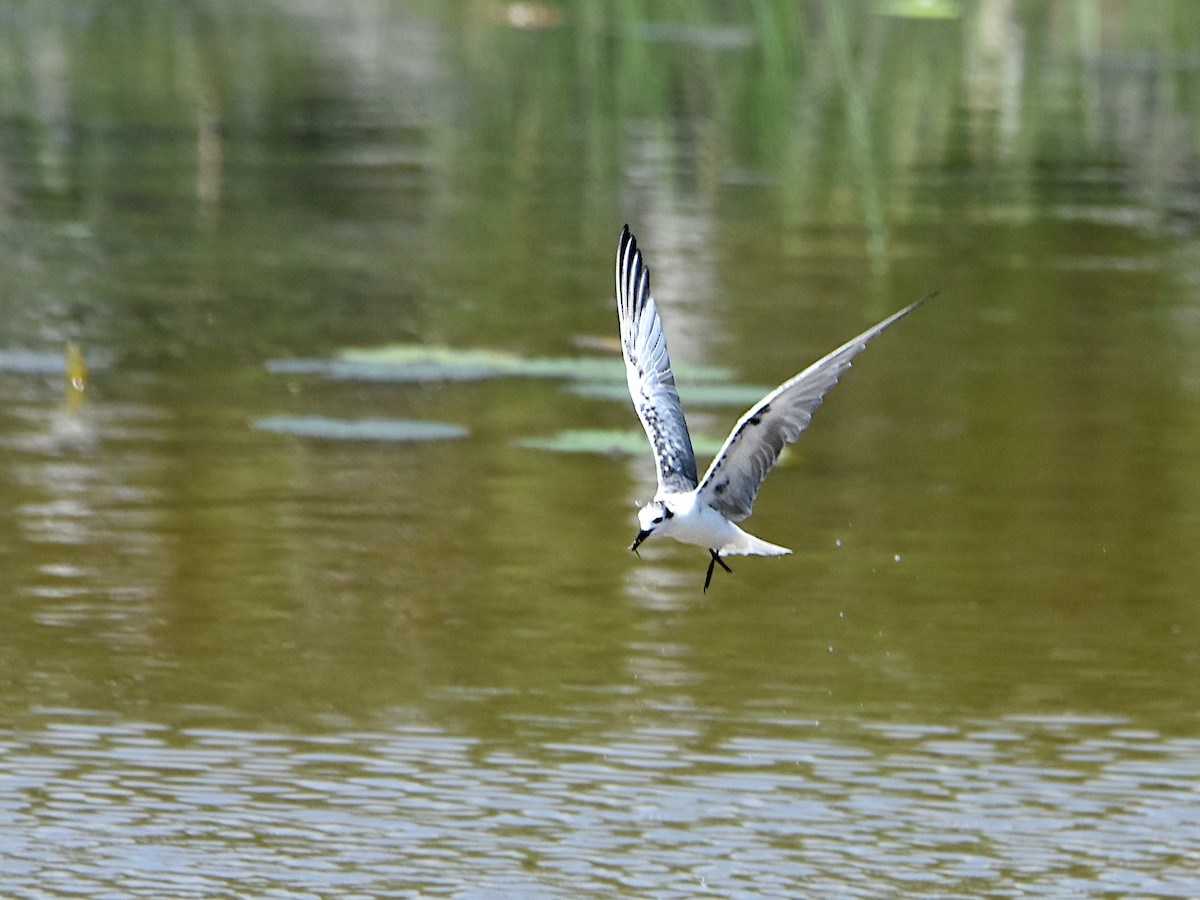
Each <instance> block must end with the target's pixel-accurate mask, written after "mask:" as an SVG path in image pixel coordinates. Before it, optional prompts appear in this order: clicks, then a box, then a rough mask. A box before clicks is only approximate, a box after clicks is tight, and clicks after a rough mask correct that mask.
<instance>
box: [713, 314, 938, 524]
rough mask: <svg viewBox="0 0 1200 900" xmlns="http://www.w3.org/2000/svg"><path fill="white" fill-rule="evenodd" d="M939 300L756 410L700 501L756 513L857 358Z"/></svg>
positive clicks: (823, 364) (788, 385) (731, 440)
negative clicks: (789, 452) (770, 478)
mask: <svg viewBox="0 0 1200 900" xmlns="http://www.w3.org/2000/svg"><path fill="white" fill-rule="evenodd" d="M931 296H933V295H932V294H930V295H928V296H926V297H922V298H921V299H920V300H917V301H915V302H914V303H910V304H909V305H908V306H906V307H904V309H902V310H900V311H899V312H898V313H895V314H893V315H891V316H889V317H888V318H886V319H884V320H883V321H882V322H880V323H879V324H878V325H875V326H874V327H872V328H868V329H867V330H866V331H864V332H863V333H862V334H860V335H859V336H858V337H856V338H853V339H851V340H849V341H847V342H846V343H844V344H842V346H840V347H838V348H837V349H836V350H834V351H833V352H832V353H830V354H828V355H827V356H825V357H823V358H821V359H819V360H817V362H815V363H813V364H812V365H811V366H809V367H808V368H807V369H805V370H804V371H803V372H801V373H800V374H799V375H797V376H795V377H794V378H791V379H789V380H787V381H785V382H784V383H783V384H781V385H780V386H779V387H777V388H775V390H773V391H771V393H769V394H767V396H765V397H763V399H762V400H760V401H759V402H758V403H757V404H756V405H755V406H754V407H753V408H751V409H750V410H749V411H748V412H747V413H746V414H745V415H744V416H742V417H741V418H740V419H739V420H738V423H737V424H736V425H735V426H733V431H731V432H730V433H729V437H727V438H726V439H725V443H724V445H723V446H722V447H721V449H720V451H719V452H718V453H717V455H716V457H715V458H714V459H713V461H712V465H710V466H709V467H708V471H707V472H706V473H705V474H704V479H703V481H701V482H700V488H699V491H698V493H699V499H700V501H701V502H702V503H706V504H708V505H709V506H712V507H713V508H714V509H716V510H717V511H718V512H720V513H721V514H722V515H723V516H725V518H727V519H729V520H730V521H732V522H740V521H742V520H743V519H745V518H746V517H747V516H749V515H750V513H751V511H752V509H753V507H754V498H755V497H756V496H757V495H758V489H759V487H760V486H761V485H762V483H763V479H765V478H766V477H767V473H769V472H770V471H771V467H772V466H774V465H775V461H776V460H777V459H779V453H780V451H781V450H783V448H784V446H785V445H787V444H790V443H792V442H793V441H795V440H796V438H798V437H800V434H801V432H803V431H804V429H805V428H807V427H808V423H809V422H810V421H811V420H812V416H813V412H815V411H816V409H817V407H818V406H820V405H821V401H822V400H823V399H825V395H826V394H827V393H828V392H829V389H830V388H832V387H833V386H834V385H835V384H837V381H838V378H840V377H841V375H842V373H843V372H845V371H846V370H847V369H848V368H850V363H851V361H852V360H853V359H854V357H856V356H858V354H859V353H861V352H862V351H863V350H865V349H866V346H867V344H868V343H870V342H871V340H872V339H873V338H875V337H877V336H878V335H879V333H880V332H882V331H883V330H884V329H886V328H887V327H888V326H889V325H891V324H893V323H894V322H896V321H897V320H899V319H902V318H904V316H906V315H908V314H909V313H910V312H912V311H913V310H914V309H916V308H917V307H918V306H920V305H921V304H922V303H924V302H925V301H926V300H928V299H929V297H931Z"/></svg>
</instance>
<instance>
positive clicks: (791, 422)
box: [617, 225, 936, 591]
mask: <svg viewBox="0 0 1200 900" xmlns="http://www.w3.org/2000/svg"><path fill="white" fill-rule="evenodd" d="M934 293H936V291H935V292H934ZM932 296H933V294H929V295H927V296H925V297H922V298H921V299H919V300H917V301H915V302H913V303H910V304H909V305H908V306H906V307H904V309H902V310H900V311H899V312H897V313H894V314H893V315H891V316H888V317H887V318H886V319H884V320H883V321H882V322H880V323H879V324H878V325H875V326H874V327H872V328H868V329H867V330H866V331H864V332H863V333H862V334H860V335H859V336H858V337H856V338H853V339H851V340H849V341H847V342H846V343H845V344H843V345H842V346H840V347H838V348H837V349H836V350H834V351H833V352H832V353H830V354H829V355H827V356H825V357H823V358H821V359H819V360H817V361H816V362H815V363H813V364H812V365H811V366H809V367H808V368H807V369H805V370H804V371H803V372H801V373H800V374H799V375H796V376H795V377H794V378H790V379H788V380H787V381H785V382H784V383H783V384H781V385H780V386H779V387H777V388H775V390H773V391H771V393H769V394H767V396H765V397H763V398H762V399H761V400H760V401H758V403H756V404H755V405H754V406H753V407H751V409H750V410H749V411H747V412H746V414H745V415H743V416H742V417H741V418H740V419H738V422H737V424H736V425H734V426H733V431H731V432H730V433H729V437H727V438H726V439H725V443H724V445H723V446H722V447H721V449H720V451H719V452H718V453H717V455H716V457H715V458H714V459H713V461H712V464H711V465H710V466H709V467H708V471H707V472H705V473H704V477H703V478H700V477H699V476H698V475H697V472H696V454H695V453H694V452H693V450H692V438H691V435H690V434H689V433H688V427H687V422H686V420H685V419H684V416H683V404H682V403H680V401H679V393H678V392H677V391H676V390H675V377H674V376H673V375H672V374H671V360H670V358H669V357H668V356H667V339H666V337H665V335H664V334H663V325H662V319H661V318H660V317H659V315H658V308H657V307H656V306H655V303H654V298H653V297H652V296H650V270H649V269H648V268H647V267H646V265H645V263H644V262H643V261H642V254H641V251H640V250H638V246H637V241H636V240H635V239H634V237H633V235H632V234H630V232H629V226H628V225H626V226H625V228H624V229H623V230H622V232H621V241H620V244H619V245H618V246H617V316H618V318H619V320H620V323H621V349H622V353H623V355H624V357H625V377H626V381H627V382H628V384H629V394H630V396H631V397H632V398H633V406H634V408H635V409H636V410H637V414H638V418H639V419H641V420H642V427H643V428H644V429H645V430H646V437H648V438H649V439H650V446H651V448H652V449H653V451H654V463H655V466H656V467H657V470H658V491H657V492H656V493H655V495H654V499H653V500H651V501H650V502H649V503H647V504H646V505H645V506H643V507H642V508H641V509H639V510H638V533H637V537H635V538H634V540H633V546H631V547H630V548H629V549H630V550H632V551H633V552H634V553H637V549H638V547H640V546H641V544H642V542H643V541H645V540H646V538H648V537H650V535H652V534H661V535H663V536H664V537H672V538H674V539H675V540H677V541H681V542H682V543H685V544H695V545H696V546H698V547H703V548H704V549H705V550H707V551H708V553H709V562H708V571H707V572H706V573H705V576H704V590H705V591H707V590H708V586H709V584H710V583H711V582H712V574H713V567H714V566H717V565H719V566H720V567H721V568H722V569H724V570H725V571H726V572H731V571H732V570H731V569H730V568H729V566H728V565H727V564H726V563H725V559H724V558H725V557H727V556H748V555H753V556H780V555H782V554H785V553H791V552H792V551H791V550H789V549H787V548H786V547H780V546H778V545H776V544H770V543H768V542H766V541H764V540H761V539H760V538H756V537H754V535H752V534H747V533H746V532H745V531H742V529H741V528H739V527H738V526H737V523H738V522H741V521H742V520H743V519H746V518H748V517H749V516H750V513H751V511H752V509H753V506H754V498H755V497H756V496H757V495H758V489H759V487H761V486H762V483H763V479H765V478H766V477H767V473H769V472H770V471H771V467H772V466H774V465H775V461H776V460H777V459H778V458H779V452H780V451H781V450H782V449H783V448H784V446H785V445H786V444H790V443H792V442H793V441H795V440H796V438H798V437H800V433H801V432H802V431H804V429H805V428H806V427H808V423H809V421H810V420H811V419H812V415H813V412H814V411H815V410H816V408H817V407H818V406H820V405H821V400H822V399H823V398H824V397H825V394H826V393H828V392H829V389H830V388H832V387H833V386H834V385H835V384H837V380H838V378H839V377H840V376H841V374H842V373H843V372H845V371H846V370H847V369H848V368H850V362H851V360H853V359H854V357H856V356H858V354H859V353H861V352H862V351H863V350H864V349H865V348H866V346H867V344H868V343H870V341H871V340H873V339H874V338H875V337H876V336H878V335H879V334H880V333H882V332H883V330H884V329H886V328H887V327H888V326H890V325H892V324H894V323H895V322H897V321H898V320H900V319H902V318H903V317H904V316H906V315H908V314H909V313H910V312H912V311H913V310H914V309H916V308H917V307H918V306H920V305H921V304H922V303H924V302H925V301H926V300H928V299H929V298H930V297H932Z"/></svg>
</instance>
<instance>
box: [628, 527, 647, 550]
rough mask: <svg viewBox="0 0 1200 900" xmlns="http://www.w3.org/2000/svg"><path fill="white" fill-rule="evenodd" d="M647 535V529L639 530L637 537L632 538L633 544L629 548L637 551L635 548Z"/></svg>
mask: <svg viewBox="0 0 1200 900" xmlns="http://www.w3.org/2000/svg"><path fill="white" fill-rule="evenodd" d="M648 537H650V532H649V531H639V532H638V533H637V537H635V538H634V539H633V546H632V547H630V548H629V549H630V550H632V551H633V552H634V553H637V548H638V547H640V546H641V545H642V541H644V540H645V539H646V538H648Z"/></svg>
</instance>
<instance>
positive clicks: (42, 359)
mask: <svg viewBox="0 0 1200 900" xmlns="http://www.w3.org/2000/svg"><path fill="white" fill-rule="evenodd" d="M62 371H63V355H62V353H39V352H37V351H35V350H21V349H11V350H0V372H16V373H18V374H21V375H61V374H62Z"/></svg>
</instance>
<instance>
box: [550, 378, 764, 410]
mask: <svg viewBox="0 0 1200 900" xmlns="http://www.w3.org/2000/svg"><path fill="white" fill-rule="evenodd" d="M567 390H568V391H570V392H571V393H573V394H578V395H579V396H581V397H587V398H589V399H593V400H616V401H620V402H626V403H627V402H629V388H628V387H626V386H625V382H624V381H621V382H619V383H614V382H611V381H580V382H575V383H573V384H569V385H567ZM770 390H771V389H770V388H764V387H759V386H757V385H753V384H703V383H701V384H689V385H688V386H687V387H680V388H679V395H680V397H681V398H682V399H683V404H684V406H688V407H693V406H700V407H703V406H734V407H738V408H740V409H748V408H749V407H751V406H753V405H754V404H755V403H757V402H758V401H759V400H761V399H762V398H763V397H765V396H766V395H767V394H768V393H769V392H770Z"/></svg>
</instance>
